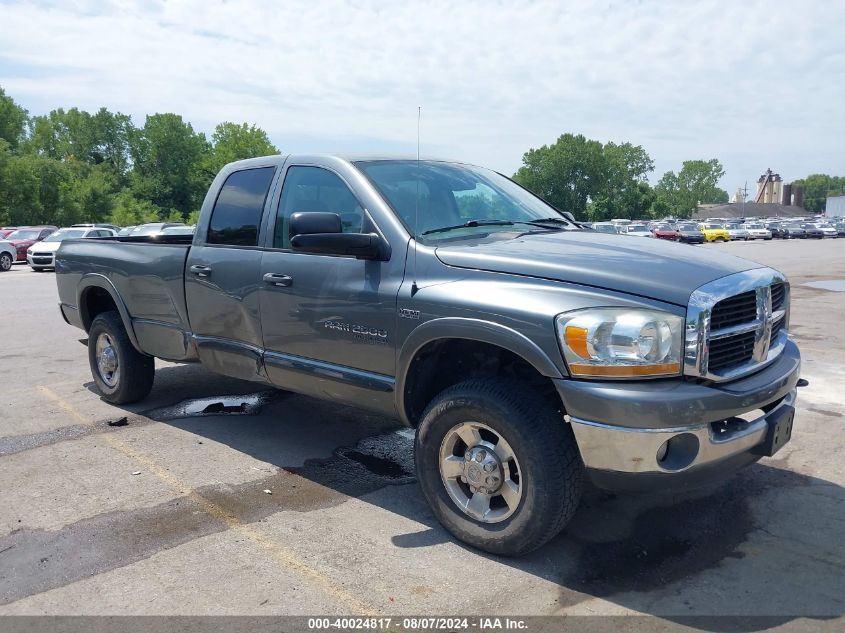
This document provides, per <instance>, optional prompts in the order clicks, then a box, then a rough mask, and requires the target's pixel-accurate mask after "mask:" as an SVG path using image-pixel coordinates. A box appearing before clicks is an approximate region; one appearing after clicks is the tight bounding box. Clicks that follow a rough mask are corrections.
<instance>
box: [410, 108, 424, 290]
mask: <svg viewBox="0 0 845 633" xmlns="http://www.w3.org/2000/svg"><path fill="white" fill-rule="evenodd" d="M421 118H422V106H417V196H416V198H415V200H414V274H413V275H412V277H413V280H412V282H411V296H412V297H413V296H414V295H415V294H417V290H419V287H418V286H417V240H418V239H419V230H420V119H421Z"/></svg>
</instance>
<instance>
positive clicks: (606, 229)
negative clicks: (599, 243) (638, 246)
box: [591, 222, 619, 235]
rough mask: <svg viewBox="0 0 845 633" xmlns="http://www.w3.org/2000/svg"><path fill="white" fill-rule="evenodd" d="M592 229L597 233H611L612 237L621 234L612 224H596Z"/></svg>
mask: <svg viewBox="0 0 845 633" xmlns="http://www.w3.org/2000/svg"><path fill="white" fill-rule="evenodd" d="M591 228H592V229H593V230H594V231H595V232H596V233H610V234H611V235H616V234H617V233H619V228H618V227H617V226H616V225H615V224H613V223H612V222H594V223H593V226H592V227H591Z"/></svg>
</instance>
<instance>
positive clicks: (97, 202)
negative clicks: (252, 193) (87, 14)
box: [0, 87, 279, 226]
mask: <svg viewBox="0 0 845 633" xmlns="http://www.w3.org/2000/svg"><path fill="white" fill-rule="evenodd" d="M278 152H279V150H278V149H277V148H276V147H275V146H274V145H273V144H272V143H271V142H270V139H269V138H268V137H267V134H266V133H265V132H264V131H263V130H261V129H260V128H258V127H256V126H254V125H252V126H251V125H248V124H246V123H242V124H237V123H231V122H224V123H220V124H219V125H218V126H217V127H216V128H215V130H214V133H213V134H212V135H211V138H206V136H205V134H203V133H199V132H195V131H194V129H193V127H192V126H191V124H190V123H188V122H186V121H184V120H183V119H182V117H181V116H179V115H178V114H171V113H165V114H153V115H149V116H147V117H146V119H145V121H144V125H143V126H142V127H137V126H135V125H134V124H133V122H132V119H131V118H130V117H129V116H128V115H126V114H122V113H120V112H111V111H109V110H107V109H106V108H100V110H98V111H97V112H95V113H90V112H86V111H84V110H79V109H77V108H71V109H70V110H64V109H61V108H60V109H57V110H53V111H52V112H50V113H49V114H47V115H43V116H29V114H28V113H27V111H26V110H24V109H23V108H22V107H21V106H20V105H18V104H17V103H15V101H14V100H13V99H12V98H11V97H9V96H7V95H6V93H5V91H4V90H3V88H2V87H0V224H2V225H10V226H18V225H27V224H29V225H35V224H56V225H59V226H68V225H70V224H75V223H78V222H111V223H113V224H117V225H119V226H129V225H134V224H141V223H144V222H159V221H168V222H189V223H193V222H195V221H196V217H197V215H198V213H199V208H200V206H201V205H202V200H203V197H204V196H205V193H206V191H207V190H208V186H209V185H210V184H211V181H212V180H213V179H214V176H215V175H216V174H217V172H218V171H219V170H220V168H221V167H223V165H225V164H226V163H229V162H231V161H234V160H240V159H242V158H252V157H255V156H266V155H268V154H277V153H278Z"/></svg>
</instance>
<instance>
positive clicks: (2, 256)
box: [0, 252, 12, 273]
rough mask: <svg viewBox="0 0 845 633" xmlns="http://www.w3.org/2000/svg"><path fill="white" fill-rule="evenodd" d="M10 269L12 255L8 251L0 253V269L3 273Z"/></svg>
mask: <svg viewBox="0 0 845 633" xmlns="http://www.w3.org/2000/svg"><path fill="white" fill-rule="evenodd" d="M11 269H12V256H11V255H9V253H6V252H4V253H0V271H3V272H4V273H5V272H7V271H9V270H11Z"/></svg>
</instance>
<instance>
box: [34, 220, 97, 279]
mask: <svg viewBox="0 0 845 633" xmlns="http://www.w3.org/2000/svg"><path fill="white" fill-rule="evenodd" d="M86 237H114V231H112V230H111V229H104V228H98V227H79V228H73V227H71V228H69V229H59V230H58V231H55V232H53V233H51V234H50V235H48V236H47V237H45V238H44V239H43V240H41V241H40V242H36V243H35V244H33V245H32V246H30V247H29V249H28V250H27V251H26V263H27V264H29V265H30V266H31V267H32V270H36V271H41V270H44V269H45V268H55V267H56V251H57V250H59V246H61V245H62V240H66V239H71V238H72V239H77V238H86Z"/></svg>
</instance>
